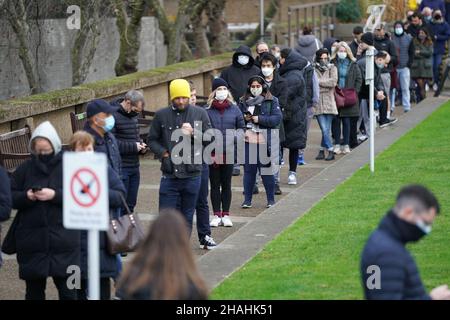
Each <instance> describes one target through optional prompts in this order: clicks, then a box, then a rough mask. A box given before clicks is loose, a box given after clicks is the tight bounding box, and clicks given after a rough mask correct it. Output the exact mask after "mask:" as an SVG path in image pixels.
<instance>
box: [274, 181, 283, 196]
mask: <svg viewBox="0 0 450 320" xmlns="http://www.w3.org/2000/svg"><path fill="white" fill-rule="evenodd" d="M275 194H276V195H280V194H282V192H281V189H280V185H279V184H278V183H277V184H275Z"/></svg>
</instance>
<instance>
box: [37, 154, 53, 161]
mask: <svg viewBox="0 0 450 320" xmlns="http://www.w3.org/2000/svg"><path fill="white" fill-rule="evenodd" d="M54 156H55V155H54V154H53V153H51V154H38V156H37V158H38V159H39V161H40V162H42V163H45V164H47V163H49V162H50V161H52V159H53V157H54Z"/></svg>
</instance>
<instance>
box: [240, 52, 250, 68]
mask: <svg viewBox="0 0 450 320" xmlns="http://www.w3.org/2000/svg"><path fill="white" fill-rule="evenodd" d="M237 61H238V63H239V64H240V65H243V66H245V65H247V64H248V62H249V61H250V57H249V56H246V55H240V56H238V58H237Z"/></svg>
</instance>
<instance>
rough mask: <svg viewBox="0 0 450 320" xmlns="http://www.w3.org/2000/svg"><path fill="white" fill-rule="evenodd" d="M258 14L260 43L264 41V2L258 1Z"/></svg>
mask: <svg viewBox="0 0 450 320" xmlns="http://www.w3.org/2000/svg"><path fill="white" fill-rule="evenodd" d="M259 10H260V12H259V14H260V18H259V19H260V23H259V25H260V34H261V41H264V0H260V1H259Z"/></svg>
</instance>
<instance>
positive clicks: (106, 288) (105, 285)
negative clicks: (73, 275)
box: [77, 278, 111, 300]
mask: <svg viewBox="0 0 450 320" xmlns="http://www.w3.org/2000/svg"><path fill="white" fill-rule="evenodd" d="M87 293H88V281H87V279H81V289H80V290H77V296H78V300H87ZM100 300H111V279H110V278H100Z"/></svg>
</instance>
